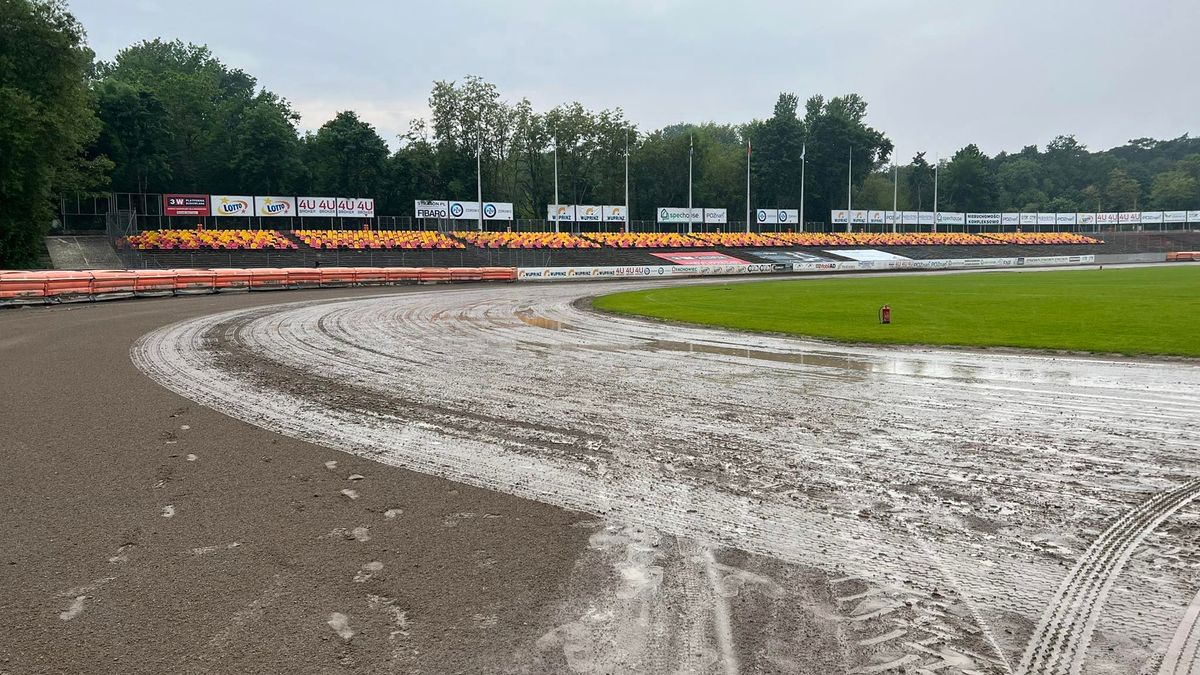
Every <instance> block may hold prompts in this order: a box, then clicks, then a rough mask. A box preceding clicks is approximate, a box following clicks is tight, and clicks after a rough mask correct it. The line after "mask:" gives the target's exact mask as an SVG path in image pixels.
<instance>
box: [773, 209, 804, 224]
mask: <svg viewBox="0 0 1200 675" xmlns="http://www.w3.org/2000/svg"><path fill="white" fill-rule="evenodd" d="M776 213H777V214H778V218H779V224H780V225H799V224H800V210H799V209H776Z"/></svg>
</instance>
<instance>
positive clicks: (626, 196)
mask: <svg viewBox="0 0 1200 675" xmlns="http://www.w3.org/2000/svg"><path fill="white" fill-rule="evenodd" d="M625 222H626V223H628V222H629V130H628V129H626V130H625ZM625 231H626V232H628V231H629V228H628V227H627V228H625Z"/></svg>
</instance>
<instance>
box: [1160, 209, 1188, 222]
mask: <svg viewBox="0 0 1200 675" xmlns="http://www.w3.org/2000/svg"><path fill="white" fill-rule="evenodd" d="M1163 222H1164V223H1186V222H1187V211H1163Z"/></svg>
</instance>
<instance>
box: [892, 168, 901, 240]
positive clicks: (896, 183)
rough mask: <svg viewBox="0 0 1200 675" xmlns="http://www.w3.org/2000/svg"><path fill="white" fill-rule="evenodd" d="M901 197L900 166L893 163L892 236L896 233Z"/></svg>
mask: <svg viewBox="0 0 1200 675" xmlns="http://www.w3.org/2000/svg"><path fill="white" fill-rule="evenodd" d="M899 195H900V165H899V164H896V163H895V162H893V163H892V234H895V233H896V204H897V201H896V200H897V197H898V196H899Z"/></svg>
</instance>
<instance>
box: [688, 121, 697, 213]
mask: <svg viewBox="0 0 1200 675" xmlns="http://www.w3.org/2000/svg"><path fill="white" fill-rule="evenodd" d="M695 149H696V147H695V144H694V141H693V139H692V136H691V135H689V136H688V234H691V233H692V153H693V152H694V151H695Z"/></svg>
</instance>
